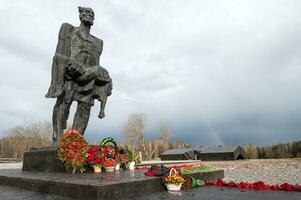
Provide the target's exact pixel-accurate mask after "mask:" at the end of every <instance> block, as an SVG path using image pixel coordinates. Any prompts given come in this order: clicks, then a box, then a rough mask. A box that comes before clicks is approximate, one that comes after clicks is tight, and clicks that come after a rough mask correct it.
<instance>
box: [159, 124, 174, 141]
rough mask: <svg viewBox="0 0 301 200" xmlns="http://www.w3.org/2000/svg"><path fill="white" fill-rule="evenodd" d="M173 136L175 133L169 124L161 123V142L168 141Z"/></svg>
mask: <svg viewBox="0 0 301 200" xmlns="http://www.w3.org/2000/svg"><path fill="white" fill-rule="evenodd" d="M172 135H173V132H172V130H171V128H170V126H169V124H167V123H165V122H161V123H160V139H161V140H166V141H167V140H168V139H169V138H170V136H172Z"/></svg>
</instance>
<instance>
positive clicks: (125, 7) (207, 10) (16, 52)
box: [0, 0, 301, 145]
mask: <svg viewBox="0 0 301 200" xmlns="http://www.w3.org/2000/svg"><path fill="white" fill-rule="evenodd" d="M78 5H83V6H91V7H93V8H94V10H95V13H96V15H95V24H94V26H93V27H92V34H94V35H96V36H98V37H101V38H102V39H103V40H104V51H103V55H102V58H101V64H102V65H103V66H104V67H106V68H107V69H108V70H109V72H110V74H111V76H112V78H113V80H114V90H113V95H112V96H111V97H110V99H109V101H108V105H107V114H106V118H105V119H104V120H99V119H98V118H97V112H98V110H99V104H98V103H96V106H95V107H94V109H93V111H92V113H91V121H90V123H89V127H88V129H87V137H88V138H89V139H90V140H94V139H98V140H99V138H102V137H103V136H109V135H112V136H114V137H117V138H122V137H121V134H120V132H121V126H122V123H123V122H124V121H126V119H127V117H128V115H130V114H132V113H136V112H139V113H140V112H144V113H146V114H147V115H148V116H149V127H148V130H147V132H146V133H147V134H148V136H147V137H149V138H152V137H156V136H158V124H159V123H160V121H167V122H168V123H169V124H170V125H171V126H172V128H173V130H174V132H175V136H174V138H173V139H175V140H176V139H183V140H186V141H187V142H191V143H199V144H212V145H215V144H237V143H240V144H246V143H256V144H268V143H274V142H281V141H283V142H286V141H291V140H297V139H300V135H301V134H300V132H299V130H300V125H299V123H298V122H299V119H301V118H300V117H301V106H300V105H301V104H300V102H301V95H300V94H299V91H300V89H301V88H300V85H301V59H300V58H301V37H300V35H301V17H300V12H299V8H300V6H301V2H300V1H297V0H295V1H283V0H276V1H274V0H273V1H272V0H266V1H259V0H258V1H247V0H231V1H212V0H210V1H199V0H191V1H189V2H185V1H178V0H176V1H175V0H168V1H159V0H152V1H139V0H132V1H125V0H115V1H107V2H96V1H85V2H83V1H79V0H78V1H71V0H70V1H64V2H62V1H43V2H42V1H33V0H31V1H26V2H25V1H24V2H20V1H9V2H6V3H4V4H1V5H0V11H1V12H0V25H1V27H2V31H1V35H0V68H1V72H3V73H1V74H0V90H1V92H2V93H1V104H0V125H1V130H5V129H7V128H9V127H12V126H15V125H19V124H22V123H28V122H31V121H45V120H48V121H49V120H50V119H51V112H52V111H51V110H52V106H53V104H54V102H55V100H54V99H53V100H51V99H45V98H44V94H45V93H46V91H47V89H48V84H49V82H50V68H51V61H52V56H53V53H54V51H55V45H56V43H57V34H58V31H59V27H60V25H61V24H62V23H63V22H69V23H71V24H73V25H78V24H79V21H78V13H77V6H78ZM12 10H14V12H11V11H12ZM4 27H5V28H4ZM24 74H26V76H24ZM74 108H75V107H74V106H73V107H72V113H74ZM32 110H34V111H35V112H34V113H33V112H32ZM71 116H72V115H71Z"/></svg>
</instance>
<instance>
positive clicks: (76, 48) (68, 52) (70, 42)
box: [23, 7, 112, 171]
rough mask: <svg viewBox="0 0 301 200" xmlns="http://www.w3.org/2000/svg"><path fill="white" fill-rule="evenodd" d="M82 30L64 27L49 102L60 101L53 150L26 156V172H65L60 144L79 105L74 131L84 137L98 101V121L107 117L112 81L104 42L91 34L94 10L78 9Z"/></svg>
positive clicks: (51, 148) (54, 111)
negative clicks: (105, 62) (73, 107)
mask: <svg viewBox="0 0 301 200" xmlns="http://www.w3.org/2000/svg"><path fill="white" fill-rule="evenodd" d="M78 10H79V19H80V25H79V27H74V26H73V25H71V24H68V23H64V24H62V26H61V28H60V31H59V37H58V43H57V47H56V51H55V54H54V57H53V62H52V73H51V84H50V87H49V89H48V92H47V94H46V97H47V98H57V101H56V104H55V106H54V109H53V115H52V123H53V137H52V138H53V145H52V146H53V147H49V148H43V149H32V150H31V151H29V152H25V153H24V162H23V170H24V171H64V168H63V166H62V165H61V164H60V163H59V162H58V159H57V155H56V154H57V153H56V150H57V144H58V142H59V141H60V139H61V138H62V137H63V134H64V130H65V129H66V127H67V120H68V117H69V110H70V106H71V104H72V102H73V101H77V109H76V113H75V116H74V120H73V125H72V128H73V129H75V130H77V131H78V132H80V133H81V134H84V132H85V130H86V127H87V125H88V121H89V117H90V110H91V107H92V106H93V105H94V100H95V99H98V100H99V101H100V102H101V107H100V112H99V115H98V117H99V118H103V117H105V113H104V110H105V105H106V101H107V97H108V96H110V95H111V91H112V79H111V77H110V75H109V73H108V71H107V70H106V69H105V68H103V67H102V66H100V64H99V59H100V55H101V53H102V49H103V41H102V40H101V39H99V38H97V37H95V36H93V35H91V34H90V29H91V26H92V25H93V23H94V11H93V10H92V9H91V8H85V7H78Z"/></svg>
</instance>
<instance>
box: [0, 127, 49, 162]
mask: <svg viewBox="0 0 301 200" xmlns="http://www.w3.org/2000/svg"><path fill="white" fill-rule="evenodd" d="M51 133H52V125H51V123H49V122H43V123H33V124H29V125H23V126H16V127H14V128H11V129H9V130H8V131H7V132H6V135H5V136H4V137H3V138H1V139H0V157H8V158H9V157H11V158H21V157H23V153H24V152H25V151H28V150H29V149H30V148H32V147H44V146H49V145H50V144H51Z"/></svg>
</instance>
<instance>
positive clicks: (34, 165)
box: [22, 147, 65, 172]
mask: <svg viewBox="0 0 301 200" xmlns="http://www.w3.org/2000/svg"><path fill="white" fill-rule="evenodd" d="M22 171H36V172H64V171H65V170H64V166H63V165H62V164H61V162H60V161H59V160H58V157H57V147H45V148H38V149H31V150H30V151H28V152H25V153H24V159H23V167H22Z"/></svg>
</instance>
